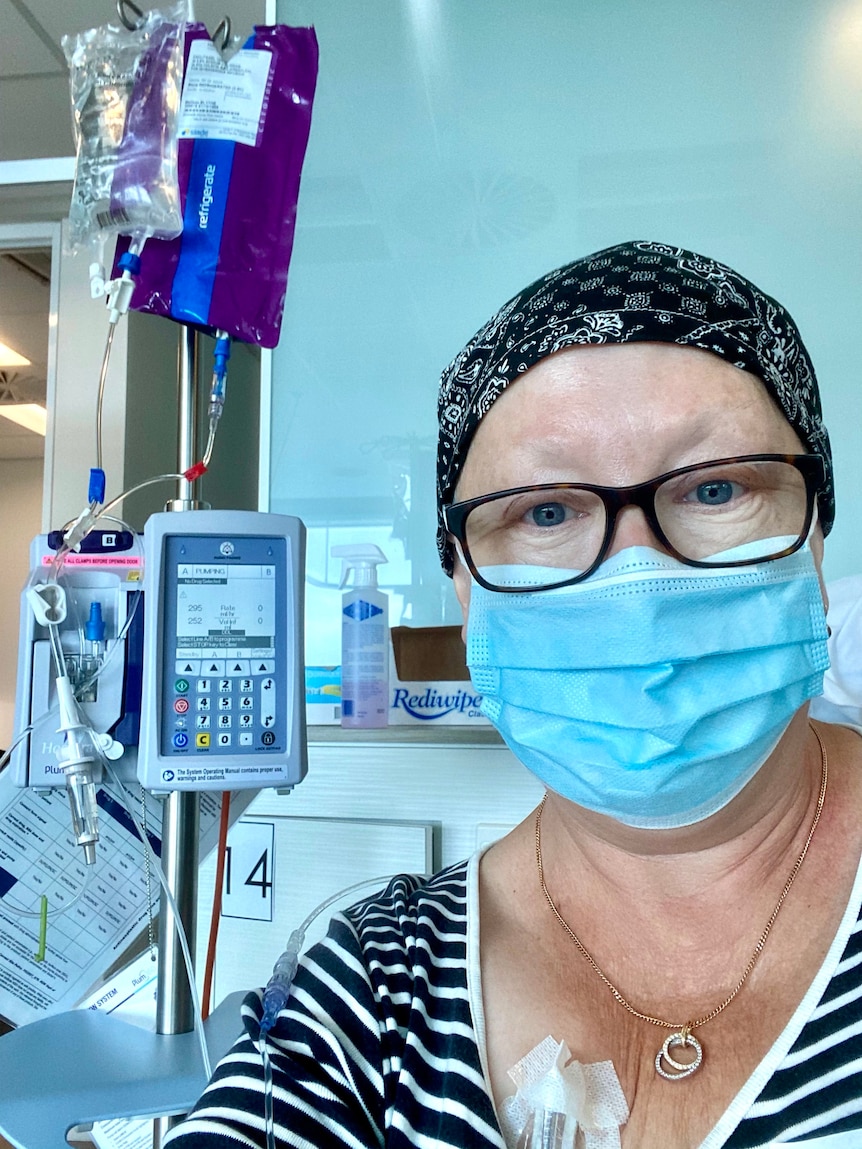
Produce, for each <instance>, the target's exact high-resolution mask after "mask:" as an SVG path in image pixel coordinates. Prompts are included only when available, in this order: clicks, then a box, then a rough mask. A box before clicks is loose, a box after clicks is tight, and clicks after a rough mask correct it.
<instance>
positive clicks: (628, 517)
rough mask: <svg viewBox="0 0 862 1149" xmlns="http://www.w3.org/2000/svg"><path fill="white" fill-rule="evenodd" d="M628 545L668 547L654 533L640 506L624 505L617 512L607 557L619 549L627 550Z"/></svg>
mask: <svg viewBox="0 0 862 1149" xmlns="http://www.w3.org/2000/svg"><path fill="white" fill-rule="evenodd" d="M626 547H652V549H653V550H656V551H664V550H665V549H666V548H665V547H664V545H663V544H662V543H661V542H660V541H659V540H658V539H657V538H656V536H655V535H654V534H653V531H652V528H651V527H650V525H649V523H648V522H647V519H646V515H645V514H644V513H643V511H642V510H641V509H640V507H632V506H628V507H623V508H622V510H620V511H618V512H617V517H616V521H615V523H614V531H613V534H612V536H611V545H610V546H609V547H608V553H607V555H606V556H605V557H606V558H607V557H609V556H610V555H615V554H616V553H617V551H622V550H625V549H626Z"/></svg>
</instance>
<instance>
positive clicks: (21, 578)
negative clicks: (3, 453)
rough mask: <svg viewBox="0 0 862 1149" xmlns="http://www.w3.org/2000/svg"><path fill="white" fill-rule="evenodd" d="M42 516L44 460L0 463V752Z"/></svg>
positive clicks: (11, 710)
mask: <svg viewBox="0 0 862 1149" xmlns="http://www.w3.org/2000/svg"><path fill="white" fill-rule="evenodd" d="M41 517H42V460H41V459H0V538H2V540H3V565H2V582H0V651H2V652H3V656H2V658H0V749H5V748H7V747H8V746H9V745H10V744H11V741H12V731H13V725H14V714H15V677H16V670H17V661H18V660H17V654H16V652H17V649H18V604H19V592H20V591H21V588H22V587H23V586H24V583H25V582H26V581H27V576H28V574H29V570H30V557H29V550H30V540H31V539H32V538H33V536H34V535H37V534H38V533H39V529H40V521H41Z"/></svg>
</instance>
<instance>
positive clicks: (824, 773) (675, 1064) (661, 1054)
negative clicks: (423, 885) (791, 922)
mask: <svg viewBox="0 0 862 1149" xmlns="http://www.w3.org/2000/svg"><path fill="white" fill-rule="evenodd" d="M811 731H812V733H813V734H814V737H815V738H816V739H817V744H818V745H819V747H820V761H821V774H820V793H819V795H818V797H817V805H816V807H815V810H814V817H813V818H812V820H811V828H810V829H809V831H808V836H807V837H806V839H805V845H804V846H803V847H802V850H801V851H800V854H799V857H798V858H797V859H796V861H795V862H794V863H793V869H792V870H791V871H790V874H789V875H788V878H787V881H786V882H785V883H784V889H783V890H782V891H781V896H780V897H779V899H778V901H777V902H776V903H775V909H774V910H773V911H772V913H771V914H770V915H769V920H768V921H767V923H766V925H765V926H764V927H763V932H762V933H761V935H760V937H759V938H758V941H757V945H756V946H755V947H754V952H753V953H752V955H751V957H750V958H749V959H748V965H746V967H745V969H744V970H743V971H742V977H741V978H740V979H739V981H738V982H737V983H736V985H735V987H734V988H733V990H732V991H731V993H730V994H728V996H727V997H726V998H725V999H724V1001H723V1002H722V1003H721V1005H717V1006H716V1007H715V1009H712V1010H710V1011H709V1013H706V1014H704V1015H703V1017H699V1018H697V1019H696V1020H692V1021H687V1022H685V1023H680V1022H678V1021H665V1020H664V1019H663V1018H660V1017H653V1016H652V1015H651V1014H648V1013H643V1012H642V1011H641V1010H639V1009H635V1007H634V1006H633V1005H632V1004H631V1003H630V1002H628V1001H626V999H625V998H624V997H623V995H622V994H621V993H620V991H619V990H618V989H617V987H616V986H615V985H614V983H613V982H612V981H611V980H610V978H609V977H607V975H606V974H605V973H604V972H603V971H602V969H601V967H600V966H599V964H598V962H597V961H596V959H595V958H594V957H593V955H592V954H591V953H590V951H589V950H588V949H587V947H586V946H585V945H584V943H583V942H582V941H581V939H580V938H579V937H578V935H577V934H576V933H575V931H574V930H573V929H572V927H571V926H570V925H569V923H568V922H567V921H566V920H565V918H564V917H563V916H562V914H561V913H560V911H559V910H558V909H557V907H556V906H555V905H554V902H553V899H552V898H551V895H550V893H549V892H548V887H547V886H546V885H545V870H544V865H543V863H542V811H543V810H544V808H545V801H546V800H547V797H548V795H547V794H545V796H544V797H543V798H542V801H541V803H540V804H539V808H538V810H537V811H536V865H537V867H538V870H539V882H540V883H541V886H542V893H543V894H544V895H545V900H546V901H547V903H548V905H549V906H550V908H551V912H552V913H553V915H554V917H555V918H556V919H557V921H558V922H559V923H560V925H561V926H562V927H563V929H564V930H565V931H566V933H567V934H568V935H569V937H570V938H571V940H572V941H573V942H574V943H575V945H576V946H577V948H578V950H579V952H580V954H581V956H582V957H584V958H585V959H586V960H587V961H588V962H589V964H590V965H591V966H592V968H593V969H594V970H595V972H596V973H597V974H598V975H599V977H600V978H601V980H602V981H603V982H604V983H605V985H606V986H607V987H608V989H609V990H610V991H611V993H612V994H613V995H614V997H615V998H616V1000H617V1001H618V1002H619V1004H620V1005H621V1006H622V1007H623V1009H626V1010H628V1012H629V1013H630V1014H632V1015H633V1016H634V1017H637V1018H640V1020H641V1021H648V1022H649V1023H650V1025H658V1026H660V1027H661V1028H663V1029H671V1030H674V1031H675V1032H673V1033H671V1034H670V1036H669V1037H667V1038H666V1039H665V1041H664V1043H663V1045H662V1047H661V1049H660V1050H659V1051H658V1053H657V1054H656V1058H655V1068H656V1072H657V1073H658V1074H659V1076H660V1077H664V1078H665V1079H666V1080H668V1081H680V1080H681V1079H682V1078H683V1077H689V1076H690V1075H691V1074H692V1073H694V1072H695V1070H697V1069H698V1068H699V1067H700V1065H701V1063H702V1061H703V1046H702V1045H701V1043H700V1041H698V1039H697V1038H696V1037H695V1036H694V1034H693V1033H692V1030H694V1029H700V1028H701V1027H702V1026H704V1025H706V1023H707V1022H708V1021H712V1020H713V1018H716V1017H718V1015H719V1014H720V1013H722V1012H723V1011H724V1010H725V1009H727V1007H728V1006H729V1005H730V1003H731V1002H732V1001H733V999H734V998H735V997H736V995H737V994H738V993H739V991H740V990H741V989H742V987H743V986H744V985H745V983H746V981H747V979H748V975H749V974H750V973H751V971H752V970H753V969H754V967H755V965H757V960H758V958H759V957H760V955H761V953H762V952H763V947H764V946H765V945H766V939H767V938H768V937H769V933H770V930H771V929H772V927H773V926H774V925H775V919H776V918H777V917H778V913H779V911H780V909H781V907H782V906H783V905H784V899H785V898H786V897H787V895H788V893H789V892H790V887H791V886H792V885H793V882H794V881H795V879H796V875H797V874H798V873H799V871H800V869H801V868H802V863H803V862H804V861H805V855H806V854H807V853H808V847H809V846H810V845H811V839H812V838H813V837H814V831H815V830H816V829H817V823H818V822H819V821H820V814H821V811H822V810H823V803H824V801H825V799H826V784H827V781H828V778H829V762H828V759H827V757H826V747H825V746H824V745H823V740H822V738H821V737H820V735H819V734H818V733H817V731H816V730H815V729H814V727H813V726H812V727H811ZM677 1047H682V1048H686V1047H688V1048H691V1049H693V1050H694V1060H693V1061H690V1062H683V1061H677V1060H676V1059H675V1058H674V1057H673V1056H671V1052H670V1051H671V1050H672V1049H676V1048H677Z"/></svg>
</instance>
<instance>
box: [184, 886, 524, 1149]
mask: <svg viewBox="0 0 862 1149" xmlns="http://www.w3.org/2000/svg"><path fill="white" fill-rule="evenodd" d="M466 901H467V899H466V880H465V872H464V867H463V866H461V867H453V869H452V870H451V871H444V872H443V873H442V874H440V875H437V876H436V877H435V878H434V879H432V880H431V881H430V882H429V883H424V882H423V880H421V879H416V878H414V877H410V876H401V877H399V878H397V879H395V880H394V881H393V882H392V883H390V885H389V887H388V888H387V890H386V891H385V892H384V893H383V894H382V895H379V896H378V897H376V898H373V899H369V900H368V901H366V902H363V903H360V904H359V905H358V906H355V907H353V908H352V909H351V910H349V911H347V912H346V913H345V914H344V915H339V916H338V917H336V918H334V919H333V920H332V922H331V924H330V928H329V932H328V934H327V937H326V939H325V940H324V941H323V942H321V943H319V944H318V945H316V946H314V947H313V948H312V949H311V950H310V951H309V952H308V953H307V954H306V955H305V956H304V957H303V959H302V961H301V962H300V967H299V970H298V971H297V976H296V979H295V981H294V984H293V987H292V990H291V996H290V999H289V1001H288V1004H287V1006H286V1008H285V1009H284V1010H283V1011H282V1013H281V1014H280V1015H279V1018H278V1022H277V1024H276V1026H275V1028H274V1029H273V1030H272V1032H271V1034H270V1036H269V1041H268V1049H269V1051H270V1060H271V1067H272V1099H273V1106H272V1109H273V1122H274V1134H275V1139H276V1143H277V1144H278V1145H279V1146H289V1147H294V1149H312V1147H314V1149H320V1147H322V1146H327V1147H329V1146H332V1147H333V1149H337V1147H339V1146H345V1147H349V1149H366V1147H367V1149H372V1147H376V1146H383V1145H385V1146H387V1149H407V1147H408V1146H409V1147H411V1149H463V1147H465V1146H467V1145H469V1146H471V1149H472V1147H474V1146H475V1149H502V1147H503V1141H502V1138H501V1135H500V1133H499V1129H498V1127H497V1124H496V1117H495V1115H494V1112H493V1107H492V1104H491V1101H490V1098H489V1096H488V1093H487V1089H486V1086H485V1082H484V1077H483V1075H482V1070H481V1067H480V1064H479V1057H478V1051H477V1048H476V1041H475V1034H474V1032H473V1026H472V1019H471V1016H470V1009H469V1001H468V995H467V982H466ZM259 1017H260V995H259V994H251V995H249V997H248V998H246V1002H245V1004H244V1006H243V1020H244V1025H245V1033H244V1035H243V1036H242V1037H241V1038H240V1039H239V1040H238V1041H237V1043H236V1044H235V1045H234V1047H233V1049H232V1050H231V1051H230V1052H229V1053H228V1054H227V1056H226V1057H225V1058H224V1059H223V1060H222V1061H221V1063H220V1064H219V1065H218V1067H217V1068H216V1071H215V1073H214V1074H213V1079H212V1081H211V1082H210V1084H209V1086H208V1087H207V1089H206V1091H205V1092H204V1094H203V1095H202V1097H201V1099H200V1100H199V1102H198V1103H197V1105H196V1106H195V1108H194V1110H193V1112H192V1113H191V1114H190V1115H189V1117H188V1118H187V1119H186V1120H185V1121H184V1122H183V1123H182V1124H181V1125H180V1126H178V1127H177V1129H176V1130H175V1131H172V1133H171V1135H170V1143H171V1149H229V1147H230V1149H235V1147H236V1146H237V1145H240V1146H248V1147H255V1149H265V1146H266V1129H265V1115H264V1114H265V1071H264V1066H263V1060H262V1057H261V1054H260V1052H259V1049H258V1032H259Z"/></svg>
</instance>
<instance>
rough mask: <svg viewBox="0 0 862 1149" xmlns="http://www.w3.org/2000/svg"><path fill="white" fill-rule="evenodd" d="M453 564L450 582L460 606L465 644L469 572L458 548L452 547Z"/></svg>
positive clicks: (462, 635) (468, 607)
mask: <svg viewBox="0 0 862 1149" xmlns="http://www.w3.org/2000/svg"><path fill="white" fill-rule="evenodd" d="M452 549H453V551H454V554H455V563H454V566H453V568H452V582H453V584H454V586H455V595H456V596H457V599H458V602H459V603H460V604H461V615H462V617H463V619H464V621H463V623H462V625H461V638H462V639H463V640H464V642H465V643H466V642H467V619H468V617H469V614H470V572H469V571H468V570H467V567H466V565H465V564H464V561H463V559H462V558H461V555H460V553H459V550H458V547H457V546H453V548H452Z"/></svg>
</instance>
